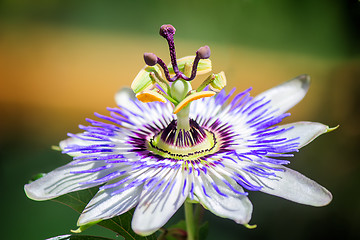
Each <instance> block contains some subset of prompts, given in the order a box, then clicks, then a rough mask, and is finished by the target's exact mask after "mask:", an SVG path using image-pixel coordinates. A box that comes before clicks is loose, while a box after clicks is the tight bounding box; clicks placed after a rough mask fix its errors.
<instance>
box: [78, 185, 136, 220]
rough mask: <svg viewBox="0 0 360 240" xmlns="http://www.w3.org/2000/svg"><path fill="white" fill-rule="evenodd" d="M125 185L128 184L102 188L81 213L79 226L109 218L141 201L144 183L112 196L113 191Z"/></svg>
mask: <svg viewBox="0 0 360 240" xmlns="http://www.w3.org/2000/svg"><path fill="white" fill-rule="evenodd" d="M124 187H126V185H125V184H122V185H121V186H119V187H114V188H109V189H104V190H100V191H99V192H98V193H97V194H96V195H95V196H94V197H93V199H91V201H90V202H89V203H88V205H87V206H86V208H85V209H84V211H83V212H82V214H81V215H80V218H79V220H78V226H81V225H85V224H87V223H90V222H94V221H97V220H104V219H109V218H112V217H115V216H118V215H121V214H123V213H125V212H127V211H129V210H130V209H132V208H133V207H135V206H136V204H137V203H138V202H139V198H140V194H141V191H142V188H143V184H141V185H139V186H136V187H132V188H129V189H126V190H125V191H123V192H121V193H118V194H116V195H114V196H111V193H113V192H114V191H117V190H119V189H121V188H124Z"/></svg>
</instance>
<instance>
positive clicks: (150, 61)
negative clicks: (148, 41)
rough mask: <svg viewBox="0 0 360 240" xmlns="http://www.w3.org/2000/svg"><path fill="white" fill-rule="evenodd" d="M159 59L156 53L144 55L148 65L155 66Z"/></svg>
mask: <svg viewBox="0 0 360 240" xmlns="http://www.w3.org/2000/svg"><path fill="white" fill-rule="evenodd" d="M157 59H158V57H157V56H156V55H155V54H154V53H144V60H145V63H146V65H148V66H154V65H155V64H156V63H157Z"/></svg>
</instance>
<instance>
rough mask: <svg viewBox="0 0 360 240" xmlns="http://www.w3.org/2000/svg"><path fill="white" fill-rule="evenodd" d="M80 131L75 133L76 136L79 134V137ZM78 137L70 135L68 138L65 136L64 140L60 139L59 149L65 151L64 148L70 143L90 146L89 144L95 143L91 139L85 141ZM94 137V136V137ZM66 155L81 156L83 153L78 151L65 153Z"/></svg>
mask: <svg viewBox="0 0 360 240" xmlns="http://www.w3.org/2000/svg"><path fill="white" fill-rule="evenodd" d="M81 135H82V134H81V133H78V134H76V136H79V137H80V138H81ZM80 138H77V137H70V138H67V139H65V140H62V141H61V142H60V143H59V147H60V148H61V150H63V151H64V150H65V151H66V148H67V147H68V146H71V145H78V146H90V145H94V144H95V143H94V142H93V141H86V140H82V139H80ZM87 138H89V139H91V138H90V137H87ZM94 139H95V138H94ZM67 154H68V155H70V156H72V157H77V156H82V155H85V154H83V153H80V152H71V153H67Z"/></svg>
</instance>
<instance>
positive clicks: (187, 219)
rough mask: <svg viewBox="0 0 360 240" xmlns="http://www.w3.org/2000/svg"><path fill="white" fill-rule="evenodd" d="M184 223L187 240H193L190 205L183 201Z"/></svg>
mask: <svg viewBox="0 0 360 240" xmlns="http://www.w3.org/2000/svg"><path fill="white" fill-rule="evenodd" d="M185 222H186V231H187V235H188V237H187V240H195V222H194V212H193V206H192V203H190V202H187V201H185Z"/></svg>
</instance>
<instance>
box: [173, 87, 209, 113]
mask: <svg viewBox="0 0 360 240" xmlns="http://www.w3.org/2000/svg"><path fill="white" fill-rule="evenodd" d="M214 95H215V92H213V91H203V92H195V93H193V94H190V95H189V96H187V97H186V98H184V99H183V100H182V101H181V102H180V103H179V104H178V105H177V106H176V107H175V108H174V114H177V113H178V112H180V110H181V109H183V108H184V107H186V106H187V105H188V104H189V103H190V102H192V101H195V100H198V99H200V98H205V97H212V96H214Z"/></svg>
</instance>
